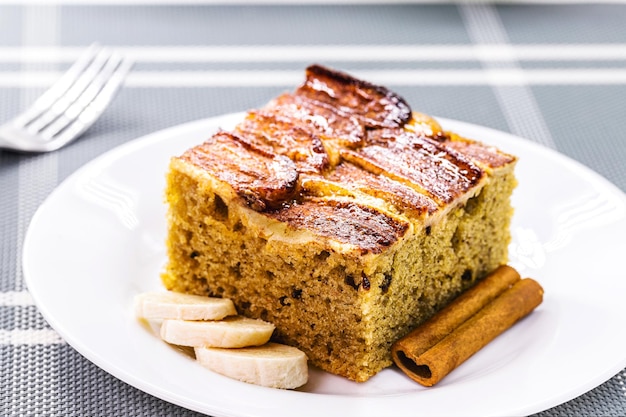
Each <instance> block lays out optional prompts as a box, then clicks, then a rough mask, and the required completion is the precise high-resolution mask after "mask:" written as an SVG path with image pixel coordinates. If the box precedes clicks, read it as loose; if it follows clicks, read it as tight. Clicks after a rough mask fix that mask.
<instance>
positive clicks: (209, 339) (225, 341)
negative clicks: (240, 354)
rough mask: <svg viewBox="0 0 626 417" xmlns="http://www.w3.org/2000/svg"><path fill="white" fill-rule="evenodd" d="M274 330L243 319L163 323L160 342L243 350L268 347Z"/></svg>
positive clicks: (263, 323)
mask: <svg viewBox="0 0 626 417" xmlns="http://www.w3.org/2000/svg"><path fill="white" fill-rule="evenodd" d="M274 328H275V326H274V325H273V324H271V323H268V322H265V321H263V320H255V319H250V318H247V317H243V316H233V317H226V318H225V319H223V320H220V321H187V320H164V321H163V324H161V338H162V339H163V340H165V341H166V342H168V343H171V344H174V345H181V346H193V347H197V346H206V347H221V348H241V347H247V346H259V345H262V344H264V343H267V342H268V341H269V340H270V337H271V336H272V333H273V332H274Z"/></svg>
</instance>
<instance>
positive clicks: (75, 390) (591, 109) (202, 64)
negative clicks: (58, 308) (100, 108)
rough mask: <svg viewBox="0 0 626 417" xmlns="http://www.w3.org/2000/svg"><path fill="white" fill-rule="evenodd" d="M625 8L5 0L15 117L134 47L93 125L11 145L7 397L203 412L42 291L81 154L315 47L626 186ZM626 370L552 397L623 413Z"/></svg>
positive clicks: (557, 412) (221, 101) (104, 409)
mask: <svg viewBox="0 0 626 417" xmlns="http://www.w3.org/2000/svg"><path fill="white" fill-rule="evenodd" d="M624 22H626V4H625V5H621V4H603V5H602V4H601V5H588V4H571V5H560V4H548V5H540V4H535V3H529V4H473V5H468V4H465V5H456V4H452V3H436V4H423V3H421V4H420V3H416V4H409V3H406V2H405V3H404V4H402V3H400V4H389V5H384V6H381V5H375V4H362V5H359V4H339V5H328V4H317V5H316V4H308V5H295V6H290V5H286V4H282V5H281V4H276V5H258V4H257V5H255V4H245V5H220V4H188V5H178V6H172V5H167V4H161V5H145V4H134V5H121V4H118V5H115V4H109V5H107V4H98V5H85V4H74V5H72V4H67V5H63V4H57V5H37V4H23V5H20V4H17V3H16V4H7V3H5V4H0V121H4V120H7V119H9V118H10V117H11V115H13V114H15V113H16V112H17V111H18V110H19V109H22V108H24V107H25V106H26V105H27V104H28V103H30V102H32V101H33V99H34V98H35V97H37V95H38V94H39V93H40V92H41V91H42V89H44V88H45V87H46V86H47V85H49V84H50V83H51V82H52V81H53V80H54V79H56V77H58V75H59V74H60V73H61V72H62V70H64V69H65V68H67V67H68V66H69V64H70V62H71V61H72V60H73V59H75V58H76V57H77V56H78V54H79V53H80V51H82V50H83V49H84V48H85V47H86V46H87V45H89V44H90V43H92V42H94V41H96V42H99V43H100V44H102V45H110V46H114V47H116V48H119V49H120V50H122V51H123V52H124V53H126V54H127V55H128V56H130V57H132V58H133V59H134V60H135V66H134V68H133V71H132V73H131V74H130V76H129V77H128V79H127V81H126V84H125V87H124V89H123V90H122V91H121V92H120V93H119V95H118V96H117V97H116V99H115V101H114V102H113V104H112V105H111V107H110V108H109V109H108V110H107V111H106V112H105V114H104V115H103V117H102V118H101V119H100V120H99V121H98V122H97V123H96V124H95V125H94V126H93V127H92V128H91V129H90V130H88V132H87V133H86V134H85V135H84V136H83V137H82V138H81V139H80V140H79V141H77V142H75V143H74V144H72V145H70V146H68V147H66V148H64V149H62V150H60V151H58V152H54V153H50V154H42V155H24V154H19V153H14V152H9V151H1V150H0V190H1V194H0V268H1V269H0V352H1V357H2V359H1V360H2V362H1V364H0V374H1V375H2V377H1V382H0V387H1V388H0V391H1V392H2V395H1V396H0V415H3V416H4V415H55V416H57V415H59V416H60V415H64V416H65V415H81V416H84V415H98V416H119V415H134V416H144V415H151V416H154V415H180V416H191V415H196V414H197V413H195V412H192V411H189V410H185V409H183V408H180V407H178V406H176V405H173V404H170V403H168V402H165V401H162V400H160V399H157V398H154V397H152V396H151V395H148V394H146V393H143V392H141V391H139V390H137V389H135V388H133V387H131V386H130V385H127V384H126V383H124V382H121V381H119V380H117V379H116V378H115V377H113V376H111V375H109V374H107V373H106V372H105V371H103V370H101V369H99V368H98V367H96V366H95V365H93V364H92V363H90V362H89V361H87V360H86V359H85V358H83V357H82V356H81V355H80V354H79V353H77V352H76V351H75V350H74V349H72V348H71V347H70V346H69V345H68V344H67V343H66V342H64V341H63V340H62V339H61V338H60V337H58V335H56V333H55V332H54V330H52V329H51V328H50V327H49V325H48V324H47V323H46V322H45V320H44V319H43V318H42V317H41V315H40V314H39V312H38V310H37V307H36V306H35V304H34V302H33V300H32V298H31V297H30V296H29V293H28V289H27V288H26V286H25V284H24V281H23V277H22V268H21V246H22V242H23V240H24V235H25V233H26V230H27V227H28V224H29V221H30V218H31V217H32V215H33V213H34V212H35V210H36V209H37V208H38V206H39V205H40V204H41V203H42V201H43V200H44V199H45V198H46V196H47V195H48V194H49V193H50V192H51V191H52V190H53V189H54V188H55V187H56V186H57V185H58V184H59V183H60V182H62V181H63V180H64V179H65V178H66V177H67V176H68V175H70V174H71V173H72V172H74V171H75V170H76V169H78V168H79V167H80V166H82V165H83V164H85V163H87V162H88V161H90V160H92V159H93V158H95V157H96V156H98V155H100V154H102V153H103V152H105V151H107V150H109V149H112V148H114V147H116V146H118V145H121V144H123V143H125V142H128V141H131V140H133V139H135V138H137V137H140V136H142V135H145V134H148V133H151V132H155V131H158V130H160V129H163V128H166V127H170V126H174V125H177V124H180V123H183V122H187V121H192V120H196V119H201V118H206V117H210V116H215V115H220V114H225V113H230V112H235V111H242V110H246V109H250V108H255V107H259V106H261V105H262V104H264V103H266V102H267V101H268V100H269V99H271V98H272V97H274V96H276V95H277V94H279V93H281V92H283V91H286V90H291V89H293V88H294V87H295V86H296V85H297V84H298V83H299V82H300V81H301V79H302V74H303V69H304V68H305V67H306V66H307V65H308V64H310V63H312V62H317V63H322V64H325V65H329V66H332V67H335V68H338V69H342V70H345V71H349V72H351V73H353V74H356V75H359V76H363V77H365V78H367V79H369V80H371V81H375V82H380V83H383V84H385V85H387V86H389V87H390V88H391V89H393V90H395V91H397V92H398V93H400V94H401V95H402V96H404V97H405V98H406V99H407V101H408V102H409V103H411V104H412V107H413V108H414V109H417V110H419V111H422V112H425V113H429V114H433V115H438V116H442V117H446V118H451V119H457V120H462V121H466V122H470V123H474V124H479V125H484V126H489V127H492V128H495V129H498V130H502V131H507V132H511V133H514V134H516V135H518V136H521V137H524V138H527V139H529V140H532V141H536V142H538V143H540V144H542V145H544V146H546V147H549V148H553V149H555V150H557V151H558V152H561V153H562V154H565V155H567V156H569V157H571V158H573V159H575V160H577V161H580V162H581V163H583V164H584V165H586V166H588V167H590V168H591V169H593V170H594V171H596V172H598V173H599V174H600V175H602V176H604V177H605V178H606V179H608V180H609V181H611V182H612V183H613V184H615V185H616V186H617V187H618V188H620V189H621V190H622V191H626V164H625V163H624V161H626V145H625V143H624V131H626V25H625V24H624ZM26 185H27V186H26ZM621 333H623V330H622V332H621ZM621 333H620V332H618V337H623V336H622V335H621ZM625 378H626V372H625V371H621V372H619V373H618V374H617V375H615V376H614V377H612V378H611V379H610V380H608V381H606V382H604V383H603V384H601V385H600V386H598V387H597V388H595V389H593V390H592V391H590V392H588V393H586V394H583V395H581V396H580V397H578V398H575V399H573V400H571V401H569V402H566V403H564V404H561V405H559V406H556V407H554V408H552V409H549V410H545V411H542V412H541V413H539V414H537V415H538V416H571V415H577V416H585V415H588V416H592V415H593V416H624V415H626V389H625V386H624V379H625ZM58 393H62V394H58Z"/></svg>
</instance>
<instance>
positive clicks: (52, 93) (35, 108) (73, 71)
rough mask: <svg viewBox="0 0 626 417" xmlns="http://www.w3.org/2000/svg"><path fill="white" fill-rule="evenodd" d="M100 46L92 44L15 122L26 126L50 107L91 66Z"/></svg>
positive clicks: (19, 125) (17, 124)
mask: <svg viewBox="0 0 626 417" xmlns="http://www.w3.org/2000/svg"><path fill="white" fill-rule="evenodd" d="M99 49H100V46H99V45H98V44H96V43H94V44H92V45H90V46H89V48H87V50H86V51H85V52H84V53H83V54H82V55H81V56H80V57H79V59H78V60H77V61H76V62H74V64H72V66H71V67H70V68H69V69H68V70H67V71H66V72H65V73H64V74H63V75H62V76H61V78H60V79H59V80H58V81H56V82H55V83H54V84H53V85H52V86H51V87H50V88H49V89H48V90H46V92H44V93H43V94H42V95H41V96H39V98H38V99H37V100H36V101H35V102H34V103H33V104H32V105H31V106H30V107H29V108H28V109H26V110H25V111H23V112H22V113H21V114H19V115H17V116H16V117H15V119H14V121H13V124H14V125H15V126H17V127H24V126H26V125H27V124H28V123H30V122H31V121H32V120H33V119H35V118H36V117H38V116H39V115H40V114H41V113H43V112H44V111H45V110H46V109H48V108H49V107H50V106H51V105H52V104H53V103H54V102H55V101H57V100H58V99H59V97H61V96H63V94H64V93H65V92H66V91H67V90H68V89H69V88H70V87H71V86H72V85H73V84H74V82H75V80H76V79H77V78H78V77H79V76H80V74H82V73H83V72H84V71H85V68H87V67H88V66H89V64H90V63H91V62H92V60H93V59H94V57H95V56H96V54H97V53H98V51H99Z"/></svg>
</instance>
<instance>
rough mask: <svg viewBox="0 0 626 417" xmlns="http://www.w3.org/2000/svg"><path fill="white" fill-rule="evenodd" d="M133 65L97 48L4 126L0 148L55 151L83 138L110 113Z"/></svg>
mask: <svg viewBox="0 0 626 417" xmlns="http://www.w3.org/2000/svg"><path fill="white" fill-rule="evenodd" d="M131 67H132V63H131V62H130V61H129V60H128V59H125V58H124V57H123V56H122V55H120V54H119V53H117V52H114V51H111V50H109V49H107V48H101V47H100V46H98V45H95V44H94V45H91V46H90V47H89V48H88V49H87V51H86V52H85V53H84V54H83V55H82V56H81V57H80V58H79V59H78V60H77V61H76V62H75V63H74V64H73V65H72V66H71V67H70V69H69V70H67V72H66V73H65V74H63V76H62V77H61V78H60V79H59V80H58V81H57V82H56V83H54V84H53V85H52V86H51V87H50V88H49V89H48V90H47V91H46V92H45V93H43V94H42V95H41V96H40V97H39V98H38V99H37V100H36V101H35V102H34V103H33V104H32V105H31V106H30V107H29V108H28V109H26V110H25V111H24V112H22V113H21V114H19V115H17V116H16V117H15V118H14V119H13V120H10V121H9V122H7V123H5V124H3V125H1V126H0V149H1V148H4V149H12V150H16V151H21V152H50V151H54V150H57V149H59V148H61V147H63V146H65V145H67V144H68V143H70V142H72V141H73V140H75V139H76V138H78V137H79V136H80V135H81V134H82V133H83V132H85V130H87V129H88V128H89V127H90V126H91V125H92V124H93V123H94V122H95V121H96V120H97V119H98V118H99V117H100V115H101V114H102V113H103V112H104V110H105V109H106V108H107V106H108V105H109V103H110V102H111V100H113V98H114V96H115V94H116V93H117V91H118V89H119V88H120V86H121V85H122V82H123V81H124V78H125V77H126V74H127V73H128V72H129V71H130V68H131Z"/></svg>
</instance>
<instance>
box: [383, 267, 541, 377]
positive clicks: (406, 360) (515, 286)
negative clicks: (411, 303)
mask: <svg viewBox="0 0 626 417" xmlns="http://www.w3.org/2000/svg"><path fill="white" fill-rule="evenodd" d="M542 300H543V288H541V286H540V285H539V284H538V283H537V282H536V281H534V280H533V279H530V278H525V279H522V280H520V276H519V274H518V273H517V271H515V270H514V269H513V268H511V267H509V266H502V267H500V268H498V269H497V270H496V271H494V272H493V273H492V274H490V275H489V276H488V277H486V278H485V279H484V280H482V281H481V282H479V283H478V284H477V285H475V286H474V287H472V288H470V289H469V290H467V291H466V292H465V293H463V294H462V295H461V296H459V297H458V298H457V299H455V300H454V301H453V302H452V303H450V304H449V305H448V306H447V307H445V308H444V309H442V310H441V311H440V312H439V313H437V314H436V315H434V316H433V317H432V318H431V319H430V320H428V321H427V322H425V323H424V324H423V325H422V326H420V327H418V328H417V329H415V330H414V331H413V332H411V333H409V334H408V335H407V336H405V337H403V338H402V339H400V340H398V341H397V342H396V343H394V345H393V346H392V351H391V353H392V358H393V360H394V362H395V363H396V365H398V367H399V368H400V369H401V370H402V371H403V372H404V373H406V374H407V375H408V376H409V377H410V378H411V379H413V380H414V381H416V382H419V383H420V384H422V385H425V386H432V385H435V384H436V383H437V382H439V381H440V380H441V379H442V378H443V377H445V376H446V375H447V374H449V373H450V372H451V371H452V370H454V369H455V368H456V367H457V366H459V365H460V364H461V363H463V362H464V361H465V360H467V359H468V358H469V357H470V356H472V355H473V354H474V353H476V352H478V351H479V350H480V349H481V348H483V347H484V346H485V345H486V344H487V343H489V342H490V341H491V340H493V339H494V338H495V337H496V336H498V335H499V334H501V333H502V332H504V331H505V330H507V329H508V328H509V327H511V326H512V325H513V324H515V323H516V322H517V321H518V320H519V319H521V318H522V317H524V316H526V315H527V314H529V313H530V312H531V311H532V310H533V309H534V308H535V307H537V306H538V305H539V304H541V302H542Z"/></svg>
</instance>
